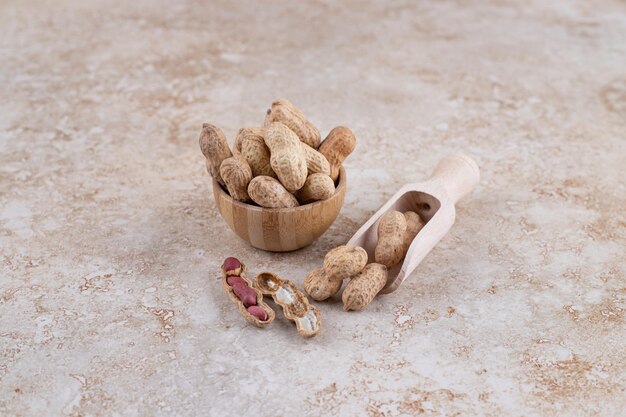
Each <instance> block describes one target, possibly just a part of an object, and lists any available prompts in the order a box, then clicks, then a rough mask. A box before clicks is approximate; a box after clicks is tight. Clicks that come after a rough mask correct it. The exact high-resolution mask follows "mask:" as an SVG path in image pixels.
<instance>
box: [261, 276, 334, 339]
mask: <svg viewBox="0 0 626 417" xmlns="http://www.w3.org/2000/svg"><path fill="white" fill-rule="evenodd" d="M254 286H255V287H256V288H257V289H258V290H259V291H261V292H262V293H263V294H266V295H271V296H272V298H273V299H274V302H275V303H276V304H278V305H279V306H281V307H282V309H283V313H284V314H285V317H287V318H288V319H289V320H291V321H293V322H294V323H295V324H296V329H297V330H298V333H299V334H300V335H301V336H304V337H311V336H315V335H316V334H317V332H319V331H320V329H321V328H322V316H321V315H320V312H319V310H318V309H317V307H315V306H313V305H311V304H309V300H308V298H307V297H306V295H304V293H303V292H302V291H300V290H299V289H298V287H296V286H295V285H294V284H293V282H291V281H289V280H288V279H282V278H280V277H279V276H278V275H276V274H273V273H271V272H261V273H260V274H259V275H257V276H256V277H255V278H254Z"/></svg>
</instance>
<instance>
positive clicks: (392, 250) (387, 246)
mask: <svg viewBox="0 0 626 417" xmlns="http://www.w3.org/2000/svg"><path fill="white" fill-rule="evenodd" d="M405 232H406V218H405V217H404V214H402V213H400V212H399V211H395V210H391V211H388V212H387V213H385V214H383V215H382V217H381V218H380V220H379V222H378V242H377V243H376V249H375V250H374V259H375V260H376V262H378V263H380V264H383V265H385V266H386V267H387V268H391V267H393V266H394V265H396V264H397V263H398V262H400V260H401V259H402V257H403V256H404V234H405Z"/></svg>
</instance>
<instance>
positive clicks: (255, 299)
mask: <svg viewBox="0 0 626 417" xmlns="http://www.w3.org/2000/svg"><path fill="white" fill-rule="evenodd" d="M221 269H222V287H224V291H226V294H227V295H228V298H230V300H231V301H232V302H233V303H235V304H236V305H237V307H238V308H239V313H240V314H241V315H242V316H243V318H244V319H246V321H248V322H249V323H252V324H254V325H255V326H257V327H265V326H267V325H268V324H270V323H271V322H272V321H273V320H274V318H275V317H276V314H275V313H274V310H272V308H271V307H270V306H268V305H267V304H266V303H265V302H264V301H263V294H262V293H261V292H260V291H259V290H258V289H256V288H254V287H253V286H252V283H251V282H250V280H249V279H248V277H247V274H246V272H247V268H246V265H245V264H243V263H241V262H239V260H238V259H236V258H226V260H225V261H224V264H223V265H222V268H221Z"/></svg>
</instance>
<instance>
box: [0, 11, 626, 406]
mask: <svg viewBox="0 0 626 417" xmlns="http://www.w3.org/2000/svg"><path fill="white" fill-rule="evenodd" d="M174 3H175V4H174ZM389 3H391V2H389ZM625 69H626V6H625V5H624V3H623V2H619V1H610V0H602V1H597V2H586V1H576V0H573V1H566V0H559V1H551V2H546V1H539V0H536V1H530V2H513V1H495V2H491V3H489V2H485V1H440V2H435V1H432V2H413V1H398V2H393V3H392V4H387V2H379V3H374V2H356V1H344V2H334V1H308V2H290V1H272V2H262V3H261V2H252V1H250V2H238V3H237V4H231V2H228V1H219V2H215V1H213V2H199V1H183V2H167V1H143V0H141V1H136V2H128V1H119V0H116V1H110V2H105V1H94V2H80V1H77V0H76V1H73V0H72V1H67V0H63V1H42V2H34V1H30V0H28V1H19V2H18V1H12V2H11V1H9V2H2V5H0V96H1V97H2V100H0V250H1V252H0V272H1V276H0V415H2V416H37V417H41V416H76V417H78V416H82V417H87V416H124V417H129V416H196V415H197V416H218V417H224V416H231V415H232V416H234V415H239V416H258V417H263V416H295V415H301V416H318V415H337V416H372V417H379V416H385V417H389V416H416V415H426V416H479V415H481V416H504V415H506V416H526V417H529V416H552V415H562V416H594V415H601V416H620V415H623V412H624V410H625V409H626V392H625V390H626V348H625V344H626V342H625V341H626V313H625V309H626V277H625V274H626V219H625V211H626V189H625V181H624V177H625V169H626V168H625V167H626V71H625ZM277 97H287V98H289V99H291V100H292V101H293V102H294V103H296V104H297V105H298V106H299V107H301V108H302V109H303V110H304V111H305V113H306V114H307V115H308V116H309V118H310V119H311V120H312V121H313V122H314V123H316V124H317V125H318V126H319V127H320V129H321V131H322V134H326V133H327V132H328V130H330V129H331V128H332V127H333V126H335V125H338V124H344V125H347V126H350V127H351V128H352V129H353V130H354V132H355V133H356V135H357V138H358V141H359V143H358V147H357V150H356V151H355V153H354V154H353V155H352V156H351V157H350V159H349V160H348V161H347V164H346V168H347V170H348V179H349V189H348V193H347V196H346V203H345V206H344V207H343V210H342V212H341V214H340V216H339V218H338V219H337V221H336V222H335V224H334V225H333V226H332V227H331V228H330V230H329V231H328V232H327V233H326V234H325V235H324V236H323V237H322V238H320V239H319V240H318V241H317V242H315V243H314V244H313V245H312V246H310V247H308V248H306V249H303V250H301V251H298V252H295V253H289V254H270V253H265V252H262V251H258V250H255V249H253V248H251V247H249V246H247V245H246V244H244V243H243V242H242V241H240V240H239V239H238V238H237V237H236V236H235V235H234V234H233V233H232V232H231V231H230V230H229V229H228V228H227V226H226V225H225V223H224V222H223V221H222V219H221V218H220V217H219V215H218V213H217V212H216V210H215V205H214V202H213V200H212V195H211V192H210V191H211V190H210V187H211V185H210V181H209V177H208V175H207V174H206V172H205V169H204V162H203V158H202V156H201V154H200V151H199V148H198V144H197V139H198V135H199V131H200V125H201V123H202V122H204V121H211V122H214V123H216V124H218V125H220V126H221V127H222V128H223V129H224V131H225V132H226V133H227V135H228V136H229V138H230V139H231V140H232V138H233V135H234V133H235V131H236V130H237V129H238V128H239V127H240V126H244V125H255V124H260V123H261V121H262V119H263V115H264V111H265V109H266V108H267V106H268V105H269V104H270V103H271V101H272V100H273V99H275V98H277ZM456 151H464V152H467V153H469V154H471V155H473V156H474V157H475V158H476V160H477V161H478V163H479V165H480V166H481V170H482V181H481V184H480V185H479V186H478V188H477V189H476V190H475V192H474V193H473V194H471V195H470V196H469V197H467V198H466V199H465V200H463V201H461V202H460V204H459V206H458V215H457V223H456V225H455V226H454V227H453V229H452V230H451V232H450V234H449V235H448V236H447V237H446V238H445V239H444V240H443V241H442V242H441V243H440V245H439V246H438V247H437V248H436V249H435V250H434V252H432V253H431V254H430V255H429V256H428V257H427V258H426V259H425V261H424V262H423V263H422V265H421V266H420V267H419V268H418V270H417V271H416V272H415V273H414V274H413V275H412V276H411V277H410V279H409V280H407V282H406V283H405V284H404V286H403V287H402V288H401V290H400V291H398V292H396V293H393V294H391V295H386V296H381V297H379V298H377V299H376V300H375V301H374V303H373V304H372V305H371V306H370V307H369V308H368V309H367V310H366V311H363V312H361V313H345V312H343V311H342V309H341V304H340V301H339V299H338V298H337V299H335V300H334V301H331V302H328V303H317V306H318V307H319V308H320V310H321V312H322V315H323V317H324V323H325V327H324V329H323V331H322V332H321V333H320V334H319V335H318V337H316V338H314V339H311V340H303V339H302V338H300V337H299V336H298V335H297V334H296V332H295V330H294V328H293V326H292V325H291V324H290V323H289V322H287V321H286V320H285V319H284V318H282V314H281V313H279V314H278V317H277V320H276V321H275V322H274V323H273V324H272V325H271V326H270V327H269V328H267V329H265V330H259V329H257V328H255V327H252V326H250V325H248V324H246V323H245V322H244V321H243V320H242V318H241V317H240V316H239V315H238V313H237V311H236V310H235V309H234V308H233V306H232V305H231V303H230V301H229V300H228V298H227V297H226V296H225V295H224V293H223V291H222V288H221V287H220V283H219V281H217V279H216V278H217V277H218V268H219V265H220V263H221V261H222V259H223V258H224V257H226V256H229V255H236V256H238V257H240V258H241V259H243V260H245V261H246V262H247V263H248V264H249V265H250V268H251V272H253V273H254V272H259V271H261V270H267V269H269V270H273V271H275V272H276V273H279V274H280V275H282V276H285V277H290V278H292V279H293V280H294V281H295V282H296V283H297V284H301V283H302V280H303V278H304V275H305V273H306V272H307V271H308V270H310V269H312V268H314V267H317V266H319V265H320V263H321V260H322V256H323V254H324V253H325V252H326V251H327V250H329V249H330V248H332V247H334V246H335V245H338V244H342V243H344V242H346V241H347V239H348V237H350V236H351V235H352V233H354V231H355V230H356V229H357V228H358V226H359V225H360V224H362V223H363V222H364V221H365V220H366V219H367V218H368V216H369V215H370V214H372V213H373V212H374V211H375V210H376V209H377V208H378V207H379V206H380V205H381V204H382V203H383V202H384V201H385V200H386V199H387V198H388V197H389V196H390V195H391V194H392V193H393V192H394V191H395V190H396V189H397V188H398V187H399V186H400V185H402V184H404V183H405V182H408V181H413V180H419V179H422V178H424V177H426V176H427V175H428V174H429V173H430V171H431V169H432V168H433V166H434V164H435V162H436V161H437V160H438V159H439V158H440V157H442V156H444V155H446V154H448V153H451V152H456Z"/></svg>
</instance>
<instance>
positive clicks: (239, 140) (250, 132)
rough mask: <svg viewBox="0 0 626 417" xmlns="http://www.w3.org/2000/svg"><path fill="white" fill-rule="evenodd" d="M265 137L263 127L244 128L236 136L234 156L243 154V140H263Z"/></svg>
mask: <svg viewBox="0 0 626 417" xmlns="http://www.w3.org/2000/svg"><path fill="white" fill-rule="evenodd" d="M264 135H265V129H264V128H262V127H242V128H241V129H239V130H238V131H237V134H236V135H235V141H234V142H233V154H234V155H238V154H241V145H242V144H243V140H244V139H246V138H249V137H256V138H261V140H263V137H264Z"/></svg>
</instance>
